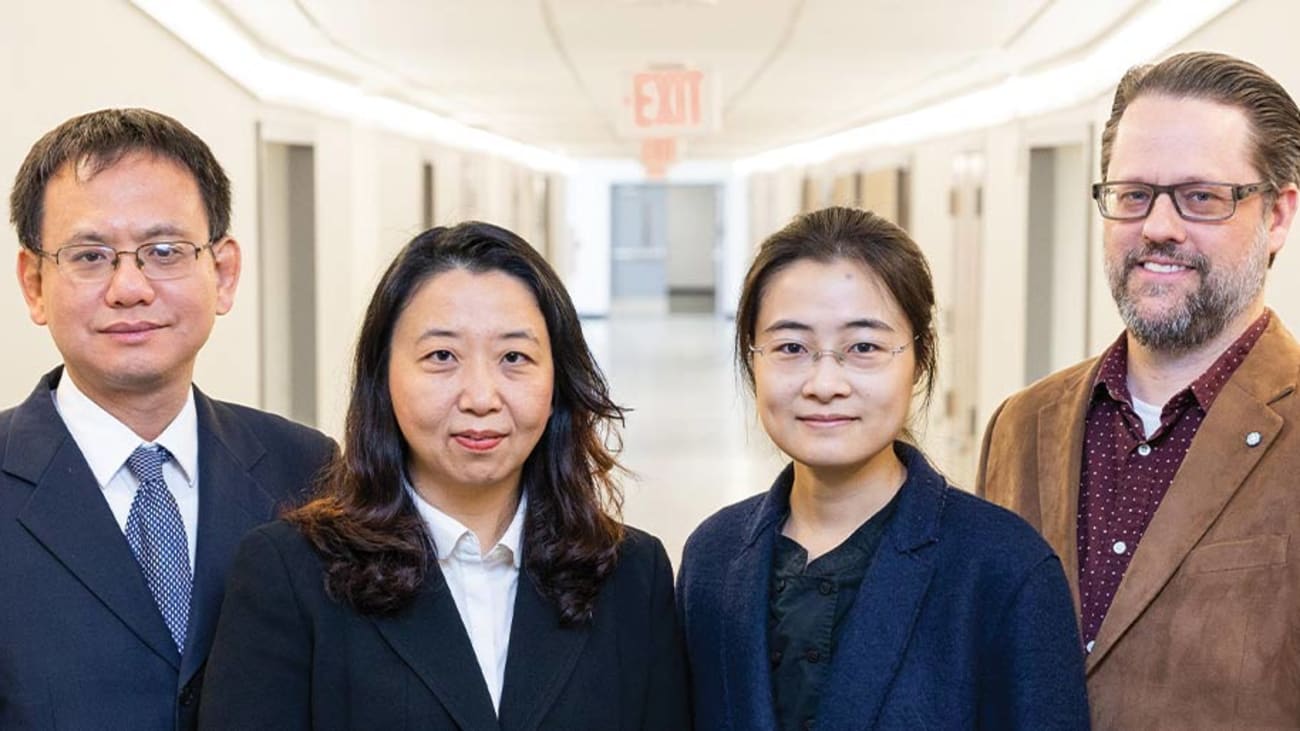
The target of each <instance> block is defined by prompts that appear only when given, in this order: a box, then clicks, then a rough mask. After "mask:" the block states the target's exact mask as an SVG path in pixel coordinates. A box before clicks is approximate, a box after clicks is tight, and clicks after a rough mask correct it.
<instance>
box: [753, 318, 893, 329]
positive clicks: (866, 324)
mask: <svg viewBox="0 0 1300 731" xmlns="http://www.w3.org/2000/svg"><path fill="white" fill-rule="evenodd" d="M840 329H841V330H862V329H867V330H883V331H885V332H894V328H893V326H891V325H890V324H889V323H887V322H885V321H884V320H878V319H876V318H874V317H863V318H860V319H857V320H849V321H848V322H846V323H844V324H843V325H841V326H840ZM779 330H795V331H798V332H812V330H813V328H812V325H808V324H806V323H802V322H799V321H798V320H777V321H776V322H774V323H772V324H771V325H768V326H767V327H765V328H763V332H764V333H773V332H777V331H779Z"/></svg>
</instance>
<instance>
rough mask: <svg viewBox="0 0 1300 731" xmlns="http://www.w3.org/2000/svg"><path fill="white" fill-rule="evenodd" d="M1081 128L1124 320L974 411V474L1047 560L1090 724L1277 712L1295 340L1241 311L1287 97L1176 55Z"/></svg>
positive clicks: (1294, 663) (1254, 302)
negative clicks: (1094, 165)
mask: <svg viewBox="0 0 1300 731" xmlns="http://www.w3.org/2000/svg"><path fill="white" fill-rule="evenodd" d="M1101 143H1102V148H1101V173H1102V182H1100V183H1098V184H1097V185H1095V186H1093V196H1094V197H1095V198H1096V200H1097V203H1098V207H1099V212H1100V214H1101V216H1102V217H1103V218H1104V219H1105V224H1104V228H1103V239H1104V250H1105V258H1106V273H1107V276H1108V278H1109V280H1110V288H1111V293H1112V295H1113V296H1114V298H1115V301H1116V304H1117V305H1118V306H1119V311H1120V314H1121V315H1122V316H1123V319H1124V323H1125V325H1126V328H1125V331H1124V332H1123V333H1122V334H1120V336H1119V337H1118V339H1117V340H1116V341H1115V342H1114V344H1112V345H1111V346H1110V347H1109V348H1108V349H1107V350H1106V351H1105V352H1104V353H1102V354H1101V355H1100V356H1099V357H1096V358H1093V359H1091V360H1089V361H1086V362H1084V363H1081V364H1078V365H1075V366H1073V367H1071V368H1068V369H1066V370H1064V371H1061V372H1059V373H1056V374H1053V375H1051V376H1048V377H1047V378H1045V379H1043V380H1042V381H1039V382H1038V383H1036V384H1034V385H1032V386H1030V387H1029V388H1027V389H1025V390H1024V391H1022V392H1020V393H1018V394H1016V395H1014V396H1012V397H1011V398H1010V399H1008V400H1007V401H1006V403H1004V404H1003V405H1002V406H1001V407H1000V408H999V409H998V411H997V413H996V414H995V415H994V416H993V419H992V421H991V423H990V424H989V429H988V432H987V434H986V435H985V443H984V451H983V455H982V458H981V462H980V480H979V489H980V491H981V492H982V493H983V494H984V495H986V496H987V497H989V498H990V499H992V500H994V501H995V502H998V503H1001V504H1003V505H1005V506H1007V507H1010V508H1012V509H1013V510H1015V511H1017V512H1019V513H1020V514H1021V515H1022V516H1024V517H1025V518H1026V519H1027V520H1029V522H1030V523H1033V524H1034V525H1035V526H1036V527H1037V528H1038V529H1039V530H1040V531H1042V533H1043V535H1044V536H1045V537H1046V538H1047V540H1048V542H1049V543H1050V544H1051V545H1052V547H1053V548H1054V549H1056V552H1057V553H1058V554H1059V555H1060V557H1061V560H1062V562H1063V563H1064V565H1065V568H1066V574H1067V576H1068V577H1069V578H1070V582H1071V588H1072V589H1073V591H1074V596H1075V601H1076V604H1077V607H1078V609H1079V611H1080V617H1081V627H1082V634H1083V641H1084V643H1085V649H1086V650H1087V653H1088V659H1087V667H1086V672H1087V678H1088V696H1089V699H1090V701H1091V705H1092V722H1093V727H1094V728H1098V729H1135V728H1178V729H1200V728H1205V729H1222V728H1300V611H1297V606H1300V489H1297V487H1296V475H1297V473H1298V472H1300V431H1298V430H1297V428H1296V426H1297V423H1298V422H1300V392H1298V391H1297V388H1298V387H1300V344H1298V343H1297V342H1296V340H1295V338H1294V337H1293V336H1292V335H1291V333H1290V332H1289V331H1288V330H1287V328H1286V327H1285V326H1284V325H1283V324H1282V322H1281V318H1279V317H1278V315H1277V313H1274V312H1271V311H1269V310H1268V309H1267V308H1266V307H1265V306H1264V282H1265V278H1266V273H1267V271H1268V267H1269V265H1270V264H1271V263H1272V261H1273V257H1274V255H1276V254H1277V253H1278V251H1279V250H1280V249H1281V248H1282V246H1283V244H1284V243H1285V242H1286V238H1287V232H1288V231H1289V229H1290V228H1291V225H1292V223H1293V222H1294V220H1295V214H1296V208H1297V197H1298V196H1300V194H1298V193H1297V183H1300V109H1298V108H1297V107H1296V104H1295V102H1294V101H1292V99H1291V97H1290V95H1288V94H1287V92H1286V91H1285V90H1284V89H1283V88H1282V87H1281V85H1279V84H1278V83H1277V82H1276V81H1275V80H1273V79H1272V78H1270V77H1269V76H1268V75H1266V74H1265V73H1264V72H1263V71H1261V70H1260V69H1258V68H1256V67H1255V66H1253V65H1252V64H1249V63H1246V62H1245V61H1241V60H1239V59H1235V58H1231V57H1228V56H1224V55H1221V54H1214V53H1184V54H1179V55H1177V56H1173V57H1172V58H1169V59H1166V60H1164V61H1161V62H1160V63H1158V64H1155V65H1153V66H1142V67H1138V68H1135V69H1132V70H1130V71H1129V73H1128V74H1127V75H1126V76H1125V77H1124V79H1123V80H1122V81H1121V82H1120V84H1119V88H1118V89H1117V90H1116V92H1115V101H1114V106H1113V111H1112V113H1111V117H1110V121H1109V122H1107V124H1106V128H1105V131H1104V132H1103V133H1102V138H1101Z"/></svg>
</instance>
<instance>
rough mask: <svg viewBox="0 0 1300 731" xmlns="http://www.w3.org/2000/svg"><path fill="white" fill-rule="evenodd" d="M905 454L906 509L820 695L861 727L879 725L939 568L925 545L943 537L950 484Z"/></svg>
mask: <svg viewBox="0 0 1300 731" xmlns="http://www.w3.org/2000/svg"><path fill="white" fill-rule="evenodd" d="M900 457H902V458H903V459H904V461H905V462H906V463H907V466H908V479H907V482H906V483H905V484H904V485H903V492H902V494H901V495H900V496H899V502H898V509H897V510H898V512H897V513H895V514H894V517H893V519H892V520H891V521H890V525H889V527H888V528H887V529H886V532H885V535H884V537H883V538H882V540H881V542H880V548H879V549H878V550H877V551H876V556H875V558H874V559H873V560H872V562H871V566H870V568H868V569H867V575H866V576H865V577H863V581H862V586H861V588H859V589H858V595H857V597H855V598H854V600H853V608H852V609H851V610H850V611H849V616H848V618H847V620H846V622H845V625H844V628H843V629H842V630H841V635H840V638H839V640H838V647H839V648H840V650H839V651H838V652H836V653H835V656H834V658H833V659H832V661H831V669H830V675H829V678H828V680H827V686H826V691H825V693H824V695H823V696H822V699H821V701H820V707H821V708H823V709H834V710H833V712H831V711H827V712H826V713H825V714H819V715H826V716H827V717H832V716H833V717H836V718H845V719H855V723H854V725H853V726H852V727H853V728H864V729H866V728H874V727H875V725H876V721H877V718H878V717H879V715H880V710H881V708H882V706H883V704H884V702H885V697H886V695H887V694H888V692H889V687H890V685H892V684H893V682H894V676H895V675H896V674H897V673H898V669H899V667H900V666H901V665H902V661H903V655H904V653H905V651H906V650H907V645H908V642H909V641H910V640H911V637H912V627H913V625H914V624H915V622H916V618H917V616H918V615H919V614H920V611H921V604H922V603H923V602H924V600H925V595H926V591H927V589H928V588H929V586H930V580H931V578H932V577H933V576H934V565H933V564H932V562H931V561H930V559H929V556H928V554H927V552H926V551H925V548H926V546H929V545H931V544H933V543H934V542H935V541H937V540H938V529H939V517H940V514H941V512H942V508H943V499H944V493H945V491H946V490H948V489H949V488H948V487H947V485H946V483H945V482H944V480H943V478H942V477H940V476H939V475H938V474H937V473H935V472H934V471H933V470H932V469H930V467H929V466H928V465H927V464H925V461H924V459H923V458H920V455H919V454H918V453H916V452H915V451H914V450H911V449H910V448H908V447H902V448H901V449H900ZM764 626H766V625H764Z"/></svg>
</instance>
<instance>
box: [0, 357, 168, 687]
mask: <svg viewBox="0 0 1300 731" xmlns="http://www.w3.org/2000/svg"><path fill="white" fill-rule="evenodd" d="M61 375H62V369H61V368H59V369H55V370H54V371H52V372H51V373H49V374H47V375H46V376H45V378H44V379H43V380H42V381H41V383H40V385H39V386H37V387H36V390H35V391H33V392H32V394H31V396H29V397H28V398H27V400H26V401H24V402H23V403H22V404H21V405H20V406H18V408H17V410H16V411H15V413H14V417H13V422H12V427H11V429H10V432H9V444H8V445H7V447H6V451H5V454H6V456H5V463H4V467H3V469H4V471H5V472H6V473H8V474H10V475H12V476H14V477H16V478H18V479H21V480H24V481H26V482H28V483H30V484H32V485H34V486H35V487H34V489H33V491H32V496H31V499H30V500H29V501H28V502H27V505H26V506H24V508H23V509H22V511H21V512H20V513H19V514H18V522H19V523H21V524H22V525H23V527H24V528H26V529H27V531H28V532H29V533H31V534H32V537H34V538H35V539H36V540H37V541H39V542H40V543H41V544H42V545H43V546H45V548H46V550H48V551H49V552H50V553H51V554H53V555H54V557H55V558H57V559H58V560H59V561H60V562H61V563H62V564H63V565H64V566H65V567H66V568H67V569H68V571H70V572H71V573H72V574H73V575H74V576H76V577H77V579H78V580H79V581H81V583H82V584H84V585H85V586H86V588H87V589H89V590H90V592H91V593H92V594H94V595H95V596H96V597H97V598H98V599H99V600H100V601H101V602H103V603H104V605H105V606H106V607H108V609H109V611H111V612H113V614H115V615H116V616H117V617H118V618H119V619H120V620H121V621H122V623H123V624H125V625H126V626H127V627H128V628H129V629H130V630H131V632H133V633H134V634H135V635H136V636H137V637H139V638H140V640H141V641H142V642H143V643H144V644H145V645H146V646H148V647H149V648H150V649H152V650H153V651H154V652H155V653H157V654H158V656H159V657H161V658H162V659H164V660H166V661H167V662H168V663H169V664H171V665H172V667H179V665H180V653H178V652H177V650H176V645H175V643H174V642H173V641H172V639H171V635H170V633H169V632H168V630H167V626H166V624H164V623H163V619H162V614H160V613H159V611H158V607H157V606H156V605H155V604H154V601H153V595H151V594H150V593H149V588H148V586H147V585H146V584H145V581H144V575H143V574H142V573H141V572H140V567H139V565H138V564H137V563H136V560H135V556H134V554H132V553H131V548H130V546H128V545H127V542H126V537H125V536H123V535H122V531H121V529H120V528H118V525H117V521H116V520H115V519H114V518H113V513H112V511H111V510H110V509H109V507H108V502H107V501H105V500H104V496H103V494H102V493H101V491H100V488H99V484H98V483H97V482H96V481H95V476H94V475H93V474H91V472H90V466H89V465H87V464H86V459H85V457H83V456H82V454H81V451H80V450H79V449H78V448H77V444H76V442H75V441H74V440H73V439H72V435H71V434H69V433H68V430H67V428H66V427H65V426H64V425H63V420H62V418H61V417H60V416H59V414H58V411H57V410H56V409H55V407H54V399H53V396H52V394H51V389H52V388H54V387H55V386H56V385H57V383H58V381H59V378H60V376H61Z"/></svg>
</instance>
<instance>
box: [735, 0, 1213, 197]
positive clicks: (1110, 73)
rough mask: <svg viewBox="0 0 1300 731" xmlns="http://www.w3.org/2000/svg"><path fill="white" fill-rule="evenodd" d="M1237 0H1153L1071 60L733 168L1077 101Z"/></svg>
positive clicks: (925, 134)
mask: <svg viewBox="0 0 1300 731" xmlns="http://www.w3.org/2000/svg"><path fill="white" fill-rule="evenodd" d="M1237 1H1238V0H1196V2H1188V0H1156V1H1155V2H1152V3H1150V5H1149V6H1148V7H1147V8H1146V9H1144V10H1142V11H1140V12H1139V13H1138V14H1137V15H1135V16H1134V17H1133V18H1132V19H1130V20H1129V22H1127V23H1125V24H1124V25H1123V26H1121V27H1120V28H1118V29H1117V30H1116V31H1115V32H1113V33H1111V34H1110V35H1109V36H1107V37H1106V38H1105V39H1104V40H1103V41H1101V42H1100V43H1098V44H1097V45H1096V46H1094V47H1093V49H1092V50H1091V51H1089V52H1088V54H1087V55H1086V56H1084V57H1083V58H1081V59H1079V60H1077V61H1073V62H1070V63H1066V64H1062V65H1059V66H1055V67H1052V68H1049V69H1046V70H1044V71H1041V72H1039V73H1035V74H1028V75H1025V76H1012V77H1011V78H1009V79H1007V80H1006V81H1003V82H1002V83H1000V84H998V85H996V86H992V87H989V88H986V89H982V90H980V91H976V92H972V93H970V94H964V95H962V96H958V97H954V98H952V99H949V100H947V101H943V102H940V103H938V104H934V105H931V106H928V107H922V108H921V109H918V110H916V111H913V112H908V113H906V114H901V115H899V116H896V117H889V118H887V119H882V120H879V121H876V122H872V123H870V124H866V125H863V126H861V127H855V128H853V129H849V130H845V131H843V132H837V133H835V134H833V135H828V136H826V137H821V138H818V139H814V140H809V141H807V142H800V143H797V144H793V145H788V146H785V147H778V148H776V149H772V150H768V151H766V152H761V153H758V154H757V155H753V156H750V157H745V158H741V159H739V160H737V161H736V163H735V167H736V171H737V172H738V173H740V174H749V173H755V172H765V171H770V170H777V169H780V168H785V167H802V166H806V165H815V164H817V163H821V162H825V161H827V160H830V159H832V158H835V157H838V156H840V155H844V154H847V153H852V152H861V151H865V150H869V149H872V148H880V147H898V146H900V145H905V144H908V143H912V142H916V141H919V140H924V139H931V138H935V137H941V136H944V135H950V134H955V133H959V132H966V131H970V130H975V129H982V128H985V127H992V126H996V125H999V124H1003V123H1006V122H1010V121H1012V120H1014V119H1020V118H1023V117H1032V116H1035V115H1039V114H1044V113H1046V112H1052V111H1056V110H1060V109H1066V108H1069V107H1072V106H1075V105H1077V104H1082V103H1083V102H1086V101H1088V100H1089V99H1092V98H1094V97H1096V96H1098V95H1100V94H1102V93H1105V92H1106V91H1107V90H1108V89H1114V87H1115V84H1116V83H1118V82H1119V79H1120V77H1121V76H1123V75H1124V72H1125V71H1127V70H1128V68H1129V67H1130V66H1132V65H1133V64H1135V63H1143V62H1146V61H1149V60H1151V59H1152V58H1153V57H1154V56H1155V55H1156V54H1158V53H1160V52H1162V51H1164V50H1165V49H1168V48H1170V47H1171V46H1173V45H1174V44H1176V43H1178V42H1179V41H1181V40H1182V39H1184V38H1186V37H1187V36H1188V35H1190V34H1191V33H1192V32H1193V31H1195V30H1196V29H1197V28H1200V27H1201V26H1202V25H1204V24H1205V23H1207V22H1209V21H1210V20H1212V19H1214V18H1215V17H1216V16H1218V15H1219V14H1220V13H1222V12H1223V11H1225V10H1227V9H1228V8H1230V7H1232V6H1233V5H1236V4H1237Z"/></svg>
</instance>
